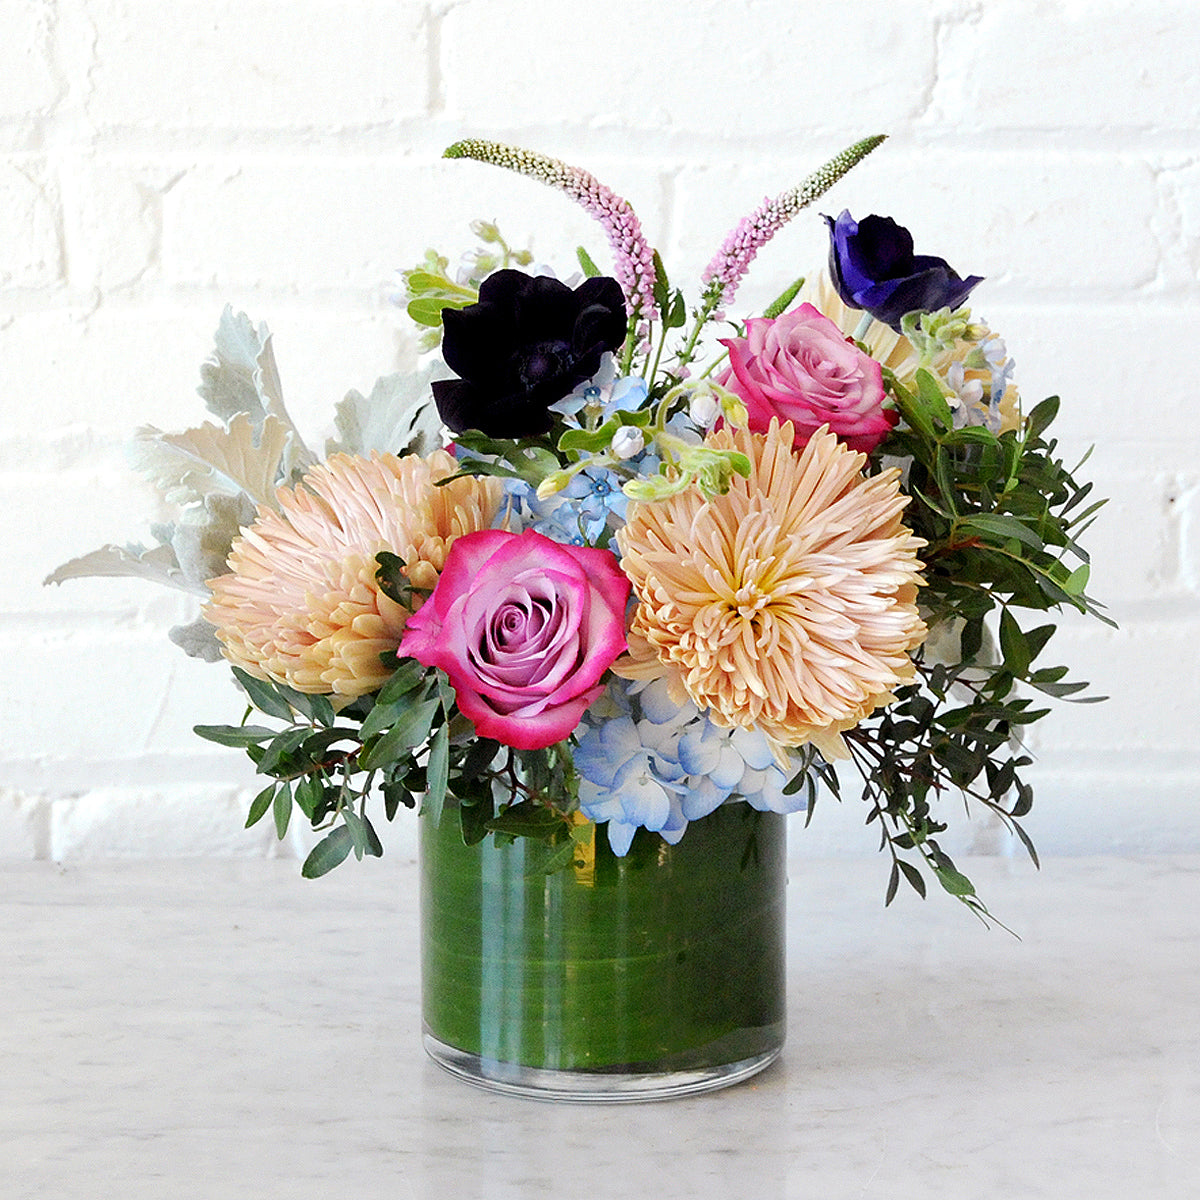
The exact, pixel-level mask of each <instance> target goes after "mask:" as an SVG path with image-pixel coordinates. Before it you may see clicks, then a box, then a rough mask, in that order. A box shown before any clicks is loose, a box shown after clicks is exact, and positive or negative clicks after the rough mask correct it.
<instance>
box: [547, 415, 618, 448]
mask: <svg viewBox="0 0 1200 1200" xmlns="http://www.w3.org/2000/svg"><path fill="white" fill-rule="evenodd" d="M620 427H621V422H620V421H619V420H618V419H617V418H616V417H610V418H609V419H608V420H607V421H605V422H604V424H603V425H601V426H600V428H599V429H568V430H567V431H566V433H564V434H563V435H562V437H560V438H559V439H558V448H559V450H560V451H561V452H562V453H564V454H568V453H570V452H571V451H575V450H585V451H587V452H588V453H589V454H599V453H600V452H601V451H603V450H607V449H608V447H609V444H610V443H611V442H612V439H613V434H614V433H616V432H617V430H618V429H619V428H620Z"/></svg>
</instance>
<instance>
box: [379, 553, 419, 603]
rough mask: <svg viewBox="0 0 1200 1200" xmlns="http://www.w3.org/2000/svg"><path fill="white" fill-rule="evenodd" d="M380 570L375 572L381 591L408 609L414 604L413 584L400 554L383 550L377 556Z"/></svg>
mask: <svg viewBox="0 0 1200 1200" xmlns="http://www.w3.org/2000/svg"><path fill="white" fill-rule="evenodd" d="M375 562H376V563H377V564H378V570H376V572H375V579H376V582H377V583H378V584H379V590H380V591H381V592H382V593H383V594H384V595H385V596H386V597H387V598H388V599H389V600H394V601H395V602H396V603H397V604H399V605H402V606H404V607H408V606H409V605H411V603H412V584H411V583H409V580H408V575H407V573H406V572H405V569H404V568H405V562H404V559H402V558H401V557H400V556H399V555H398V554H391V553H389V552H388V551H387V550H381V551H380V552H379V553H378V554H377V555H375Z"/></svg>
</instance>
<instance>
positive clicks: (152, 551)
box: [43, 545, 208, 595]
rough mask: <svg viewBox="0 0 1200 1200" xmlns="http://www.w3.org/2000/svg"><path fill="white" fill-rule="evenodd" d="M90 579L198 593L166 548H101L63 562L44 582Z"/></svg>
mask: <svg viewBox="0 0 1200 1200" xmlns="http://www.w3.org/2000/svg"><path fill="white" fill-rule="evenodd" d="M89 576H92V577H100V578H116V577H119V576H129V577H132V578H138V579H148V580H150V582H151V583H158V584H163V585H164V586H166V587H173V588H179V589H180V590H181V591H185V592H194V591H196V590H197V589H196V587H195V586H194V585H192V584H191V583H189V582H188V580H187V578H186V577H185V575H184V573H183V572H182V571H181V570H180V569H179V563H178V562H177V561H176V558H175V551H174V550H172V549H171V547H170V546H169V545H159V546H151V547H146V546H140V545H130V546H111V545H109V546H101V547H100V549H99V550H93V551H92V552H91V553H90V554H83V555H80V557H79V558H73V559H71V560H70V562H65V563H63V565H62V566H61V567H58V568H57V569H56V570H55V571H53V572H52V573H51V574H49V575H47V576H46V578H45V579H44V580H43V583H62V582H64V581H65V580H67V579H85V578H88V577H89ZM199 594H201V595H207V594H208V591H207V589H203V590H202V591H201V592H200V593H199Z"/></svg>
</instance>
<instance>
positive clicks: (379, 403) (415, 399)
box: [325, 367, 447, 456]
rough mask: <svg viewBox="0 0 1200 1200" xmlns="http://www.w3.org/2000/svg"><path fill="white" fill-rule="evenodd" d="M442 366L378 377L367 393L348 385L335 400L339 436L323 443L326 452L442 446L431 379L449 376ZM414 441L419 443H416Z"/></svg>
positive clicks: (418, 449)
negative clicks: (343, 392) (430, 401)
mask: <svg viewBox="0 0 1200 1200" xmlns="http://www.w3.org/2000/svg"><path fill="white" fill-rule="evenodd" d="M446 377H447V373H446V371H445V370H444V369H442V368H440V367H438V368H433V367H429V368H426V369H425V370H423V371H420V372H418V373H416V374H412V373H410V372H400V373H397V374H395V375H385V376H383V377H382V378H381V379H377V380H376V381H375V386H374V387H373V388H372V389H371V394H370V395H369V396H363V395H362V393H361V392H357V391H350V392H347V393H346V397H345V399H344V400H342V401H341V403H340V404H338V406H337V410H336V413H335V416H334V426H335V428H336V430H337V436H336V437H334V438H330V439H329V440H328V441H327V442H326V443H325V453H326V455H327V456H328V455H330V454H337V453H343V454H362V455H366V454H370V452H371V451H372V450H379V451H382V452H385V453H389V454H399V453H400V452H401V451H402V450H404V449H407V448H410V447H411V448H412V449H413V450H415V451H416V452H417V453H418V454H428V453H429V452H430V451H431V450H435V449H437V448H438V447H440V446H441V438H440V437H439V432H440V430H441V424H442V422H441V418H440V417H438V415H437V410H436V409H435V408H434V407H433V405H432V404H429V403H427V402H428V400H429V398H430V384H431V383H432V382H433V381H434V380H435V379H442V378H446ZM414 443H415V444H414Z"/></svg>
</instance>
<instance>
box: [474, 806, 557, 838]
mask: <svg viewBox="0 0 1200 1200" xmlns="http://www.w3.org/2000/svg"><path fill="white" fill-rule="evenodd" d="M565 824H566V822H565V821H564V820H563V818H562V816H560V815H559V814H558V813H556V812H554V811H553V810H551V809H549V808H546V807H545V805H542V804H537V803H535V802H534V801H532V800H522V801H520V802H519V803H517V804H510V805H509V806H508V807H507V808H505V809H503V810H502V811H501V812H500V813H499V814H498V815H497V816H495V817H493V818H492V819H491V820H490V821H488V822H487V827H488V829H490V830H491V831H492V832H493V833H506V834H509V835H510V836H511V837H528V838H537V839H540V840H543V841H544V840H546V839H547V838H549V837H551V836H552V835H553V834H554V833H556V832H557V831H558V830H560V829H562V828H563V827H564V826H565Z"/></svg>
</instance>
